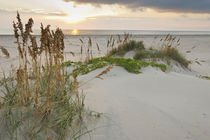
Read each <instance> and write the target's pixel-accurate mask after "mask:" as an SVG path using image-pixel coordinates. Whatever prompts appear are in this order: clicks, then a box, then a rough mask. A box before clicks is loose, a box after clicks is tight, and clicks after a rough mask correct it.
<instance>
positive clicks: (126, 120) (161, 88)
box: [80, 67, 210, 140]
mask: <svg viewBox="0 0 210 140" xmlns="http://www.w3.org/2000/svg"><path fill="white" fill-rule="evenodd" d="M100 71H102V69H100V70H96V71H94V72H92V73H89V74H87V75H84V76H81V77H80V82H81V84H82V83H85V81H87V80H88V79H92V78H93V77H94V76H96V75H97V74H99V73H100ZM103 78H104V80H101V79H94V80H91V81H89V82H88V83H87V84H85V85H83V86H82V87H81V89H83V90H84V91H85V93H86V105H87V106H88V107H89V108H90V109H92V110H95V111H97V112H102V113H104V115H102V118H100V119H99V120H98V122H95V123H91V124H89V126H90V129H91V128H96V130H95V131H94V133H93V134H92V136H93V137H92V138H93V139H96V140H107V139H109V140H123V139H124V140H139V139H142V140H209V138H210V133H209V130H210V125H209V124H210V111H209V106H210V92H209V91H210V86H209V85H210V81H209V80H203V79H199V78H197V77H195V76H192V75H186V74H179V73H175V72H170V73H164V72H162V71H160V70H158V69H154V68H151V67H150V68H145V69H143V73H142V74H131V73H128V72H127V71H125V70H124V69H123V68H120V67H114V68H113V69H112V70H111V71H110V72H109V73H108V74H107V75H104V76H103ZM84 139H85V138H84Z"/></svg>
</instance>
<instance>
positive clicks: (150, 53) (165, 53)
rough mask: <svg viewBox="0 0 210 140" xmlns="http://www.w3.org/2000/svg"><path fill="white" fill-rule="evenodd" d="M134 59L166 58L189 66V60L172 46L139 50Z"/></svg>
mask: <svg viewBox="0 0 210 140" xmlns="http://www.w3.org/2000/svg"><path fill="white" fill-rule="evenodd" d="M134 59H138V60H143V59H166V60H168V61H170V60H174V61H176V62H178V63H179V64H181V65H182V66H184V67H186V68H187V67H188V65H189V63H190V62H189V61H188V60H187V59H186V58H185V57H184V56H183V55H182V54H181V53H180V52H179V51H178V50H177V49H176V48H171V47H166V48H163V49H160V50H156V49H144V50H137V51H136V53H135V55H134Z"/></svg>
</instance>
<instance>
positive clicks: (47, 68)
mask: <svg viewBox="0 0 210 140" xmlns="http://www.w3.org/2000/svg"><path fill="white" fill-rule="evenodd" d="M32 26H33V20H32V19H29V21H28V23H27V24H26V25H25V28H24V26H23V24H22V22H21V19H20V16H19V14H17V22H14V23H13V27H14V34H15V38H16V43H17V49H18V52H19V64H20V65H19V67H18V69H17V70H16V71H15V72H13V75H10V76H9V77H4V78H3V79H1V81H0V82H1V84H0V85H1V92H2V93H3V94H4V96H3V97H1V99H0V132H1V133H0V139H11V140H14V139H21V140H28V139H40V140H41V139H43V140H46V139H65V138H66V137H68V139H77V138H79V137H80V136H81V135H84V134H86V133H87V132H89V131H88V130H87V131H85V130H84V131H83V127H84V126H83V123H82V122H83V114H84V113H85V109H84V96H83V95H80V94H79V92H78V90H77V89H78V82H77V79H76V78H77V77H76V76H75V74H72V75H71V76H70V77H69V75H67V73H66V71H65V67H63V66H62V65H61V64H63V61H64V55H63V54H64V48H65V45H64V35H63V33H62V31H61V29H59V28H57V29H56V30H55V31H51V30H50V26H49V25H48V26H47V27H43V25H42V26H41V39H40V41H41V44H40V46H38V45H37V42H36V38H35V37H34V36H33V35H32ZM8 56H9V55H8Z"/></svg>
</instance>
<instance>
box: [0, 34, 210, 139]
mask: <svg viewBox="0 0 210 140" xmlns="http://www.w3.org/2000/svg"><path fill="white" fill-rule="evenodd" d="M79 38H80V37H77V38H69V39H67V40H66V42H67V43H66V44H67V48H66V51H65V52H66V55H68V54H69V53H68V52H69V51H73V52H75V51H76V53H77V54H78V53H79V50H80V43H79ZM107 38H108V37H104V36H96V37H93V38H92V39H93V44H95V43H96V42H97V43H99V46H104V48H101V50H102V52H101V54H99V55H104V54H105V53H106V42H107ZM161 38H163V37H161V36H159V37H154V36H145V37H144V36H135V37H134V39H135V40H144V43H145V44H146V47H151V46H152V47H154V48H158V47H159V46H160V43H159V41H160V39H161ZM180 38H181V40H180V42H181V46H180V48H179V50H180V51H181V52H182V53H183V54H184V55H185V56H186V57H187V58H188V59H189V60H191V61H192V64H191V65H190V68H191V70H192V72H189V71H186V72H183V71H182V70H180V71H179V68H178V70H176V72H169V73H164V72H162V71H160V70H158V69H155V68H150V67H149V68H145V69H144V70H142V71H143V73H142V74H131V73H128V72H127V71H125V70H124V69H123V68H120V67H114V68H113V69H112V70H111V71H110V72H109V73H108V74H106V75H103V78H104V80H101V79H96V78H94V77H95V76H96V75H98V74H99V73H100V72H101V71H103V70H104V69H98V70H96V71H93V72H91V73H89V74H87V75H84V76H80V77H79V81H80V82H81V85H83V84H84V83H85V84H84V85H83V86H82V87H81V88H80V90H83V91H84V93H85V94H86V100H85V103H86V105H87V106H88V107H89V108H90V109H91V110H94V111H97V112H101V113H104V114H103V115H102V117H101V118H100V119H98V120H97V121H96V120H93V122H90V123H89V124H88V128H89V129H92V128H97V129H96V130H95V131H94V133H93V134H92V139H93V140H139V139H140V140H209V139H210V109H209V107H210V81H209V80H203V79H200V78H198V77H196V76H197V75H208V76H210V37H209V36H181V37H180ZM86 41H87V39H86ZM72 42H73V43H72ZM71 43H72V44H71ZM68 45H69V46H68ZM70 46H71V47H70ZM72 48H73V49H72ZM74 50H75V51H74ZM9 51H12V52H14V53H12V55H11V56H12V57H11V58H10V59H17V57H16V56H17V53H15V47H12V48H11V50H9ZM186 51H191V52H190V53H186ZM94 54H98V52H97V51H96V49H95V51H94ZM132 55H133V53H130V54H127V56H126V57H131V56H132ZM68 57H69V55H68ZM68 59H71V60H72V57H69V58H67V59H66V60H68ZM75 59H78V58H75ZM196 61H197V62H199V64H198V63H196ZM12 62H13V63H16V62H17V61H14V60H12ZM0 64H1V65H0V69H1V70H0V73H1V72H2V70H3V71H7V70H8V69H9V68H10V63H8V62H7V59H5V58H2V57H1V59H0ZM14 65H15V64H14ZM176 69H177V68H176ZM2 75H3V74H2V73H1V75H0V77H1V76H2ZM86 82H87V83H86ZM83 139H85V140H86V139H88V138H87V137H84V138H83Z"/></svg>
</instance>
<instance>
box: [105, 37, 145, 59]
mask: <svg viewBox="0 0 210 140" xmlns="http://www.w3.org/2000/svg"><path fill="white" fill-rule="evenodd" d="M136 49H140V50H141V49H144V44H143V41H135V40H131V41H129V42H126V43H123V44H120V45H119V46H118V47H117V48H113V49H112V50H111V51H109V52H108V54H107V57H111V56H113V55H118V56H124V55H125V53H126V52H128V51H132V50H136Z"/></svg>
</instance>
